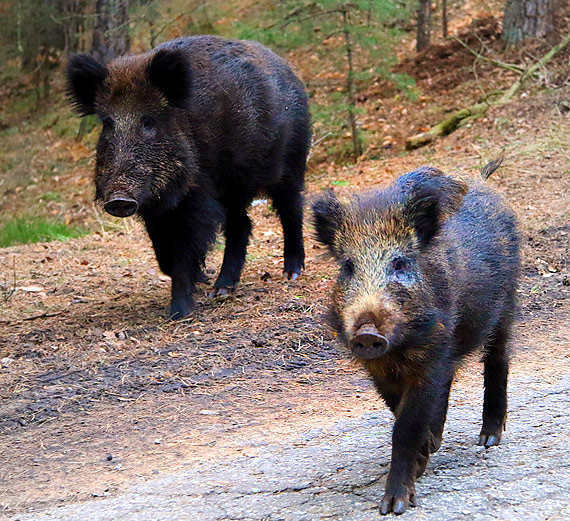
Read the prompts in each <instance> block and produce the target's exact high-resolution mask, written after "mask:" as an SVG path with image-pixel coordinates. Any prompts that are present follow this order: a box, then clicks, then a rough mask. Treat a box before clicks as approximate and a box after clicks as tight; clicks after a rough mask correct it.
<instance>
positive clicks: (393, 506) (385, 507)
mask: <svg viewBox="0 0 570 521" xmlns="http://www.w3.org/2000/svg"><path fill="white" fill-rule="evenodd" d="M408 506H411V507H415V506H416V494H415V492H413V491H412V492H410V491H407V490H406V491H405V492H403V493H400V494H397V495H395V494H391V493H389V492H386V493H385V494H384V497H383V498H382V503H380V513H381V514H382V515H383V516H385V515H386V514H389V513H390V512H394V514H396V515H397V516H399V515H400V514H403V513H404V512H405V511H406V509H407V508H408Z"/></svg>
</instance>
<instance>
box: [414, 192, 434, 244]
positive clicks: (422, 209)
mask: <svg viewBox="0 0 570 521" xmlns="http://www.w3.org/2000/svg"><path fill="white" fill-rule="evenodd" d="M407 211H408V215H409V217H410V218H411V221H412V223H413V226H414V229H415V230H416V235H417V236H418V239H419V241H420V245H421V246H425V245H426V244H428V243H429V242H430V241H431V239H432V237H433V236H434V235H435V234H436V233H437V232H438V230H439V226H440V208H439V201H438V198H437V196H436V195H435V194H433V193H432V194H429V193H427V192H423V193H418V194H417V196H415V197H414V198H413V199H412V201H411V202H410V204H409V205H408V208H407Z"/></svg>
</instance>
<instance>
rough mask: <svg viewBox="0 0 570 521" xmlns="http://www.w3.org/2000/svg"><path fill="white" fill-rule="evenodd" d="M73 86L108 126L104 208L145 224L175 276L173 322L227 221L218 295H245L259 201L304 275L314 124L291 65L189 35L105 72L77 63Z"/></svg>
mask: <svg viewBox="0 0 570 521" xmlns="http://www.w3.org/2000/svg"><path fill="white" fill-rule="evenodd" d="M67 78H68V92H69V95H70V97H71V100H72V102H73V104H74V106H75V108H76V110H77V111H78V112H79V113H80V114H81V115H87V114H97V115H98V116H99V118H100V119H101V121H102V123H103V126H102V130H101V135H100V137H99V143H98V145H97V157H96V166H95V187H96V199H97V200H98V201H101V202H102V204H103V206H104V208H105V210H106V211H107V212H109V213H110V214H111V215H115V216H118V217H126V216H129V215H133V214H135V213H137V214H138V215H140V217H142V219H143V221H144V223H145V226H146V229H147V231H148V234H149V236H150V239H151V241H152V244H153V246H154V250H155V253H156V257H157V260H158V263H159V265H160V268H161V270H162V271H163V272H164V273H166V274H167V275H169V276H170V277H171V278H172V302H171V307H170V315H171V316H172V317H184V316H186V315H188V313H190V311H191V310H192V309H193V306H194V300H193V292H194V290H195V284H196V282H197V281H200V280H202V279H203V272H202V268H203V265H204V262H205V257H206V253H207V251H208V248H209V246H210V245H211V244H212V243H213V241H214V240H215V235H216V231H217V229H218V227H219V225H220V223H222V225H223V228H224V233H225V239H226V246H225V252H224V259H223V264H222V268H221V270H220V274H219V276H218V278H217V280H216V282H215V284H214V290H213V291H212V293H211V295H216V294H224V293H227V292H230V291H233V289H234V288H235V287H236V284H237V283H238V281H239V280H240V274H241V270H242V267H243V264H244V261H245V257H246V248H247V244H248V241H249V236H250V232H251V222H250V219H249V217H248V213H247V208H248V206H249V204H250V202H251V201H252V199H253V198H254V197H256V196H257V195H259V194H261V193H263V194H267V195H268V196H269V197H271V198H272V200H273V206H274V207H275V209H276V210H277V212H278V214H279V217H280V219H281V223H282V227H283V234H284V264H285V265H284V271H285V274H286V275H287V277H288V278H291V279H295V278H297V277H298V276H299V274H300V273H301V270H302V269H303V268H304V259H305V253H304V248H303V234H302V219H303V218H302V195H301V192H302V190H303V188H304V175H305V167H306V160H307V153H308V150H309V145H310V115H309V109H308V101H307V95H306V93H305V89H304V87H303V84H302V83H301V81H300V80H299V79H298V78H297V77H296V76H295V74H294V73H293V71H292V70H291V68H290V67H289V66H288V65H287V63H286V62H285V61H284V60H283V59H281V58H280V57H279V56H277V55H276V54H274V53H273V52H271V51H270V50H269V49H267V48H266V47H263V46H262V45H261V44H259V43H256V42H251V41H233V40H227V39H224V38H219V37H215V36H196V37H184V38H178V39H175V40H172V41H169V42H166V43H164V44H161V45H159V46H158V47H156V48H155V49H153V50H151V51H149V52H147V53H144V54H138V55H127V56H122V57H119V58H117V59H115V60H113V61H111V62H110V63H109V64H107V65H105V64H101V63H99V62H97V61H96V60H95V59H94V58H92V57H91V56H89V55H86V54H78V55H74V56H71V57H70V59H69V62H68V66H67Z"/></svg>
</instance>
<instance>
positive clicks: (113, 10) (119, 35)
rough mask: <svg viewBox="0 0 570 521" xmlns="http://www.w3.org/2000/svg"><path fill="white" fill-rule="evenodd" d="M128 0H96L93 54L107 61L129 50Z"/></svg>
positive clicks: (104, 61)
mask: <svg viewBox="0 0 570 521" xmlns="http://www.w3.org/2000/svg"><path fill="white" fill-rule="evenodd" d="M128 4H129V0H96V3H95V26H94V27H93V47H92V51H91V52H92V54H93V56H94V57H95V58H96V59H97V60H99V61H101V62H103V63H107V62H109V61H111V60H112V59H113V58H116V57H117V56H120V55H121V54H125V53H126V52H128V50H129V46H130V40H129V19H128V13H127V8H128Z"/></svg>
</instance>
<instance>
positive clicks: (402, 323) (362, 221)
mask: <svg viewBox="0 0 570 521" xmlns="http://www.w3.org/2000/svg"><path fill="white" fill-rule="evenodd" d="M402 179H403V181H402V182H399V183H396V184H395V185H393V186H392V187H390V188H388V189H387V190H384V191H382V192H375V193H371V194H368V195H366V196H363V197H360V198H359V197H355V198H354V199H353V200H352V201H351V202H350V203H348V204H346V205H343V204H341V203H340V201H339V200H338V199H337V198H336V196H335V195H334V194H333V193H332V191H331V192H329V193H328V194H327V195H325V196H323V197H321V198H320V199H319V200H317V201H316V202H315V203H314V205H313V212H314V223H315V228H316V231H317V239H318V240H319V241H320V242H321V243H323V244H325V245H327V246H328V247H329V250H330V252H331V253H332V255H333V256H334V257H335V258H336V260H337V261H338V262H339V264H340V266H341V268H340V273H339V277H338V280H337V283H336V285H335V288H334V291H333V306H332V313H331V315H332V317H331V318H332V322H333V326H334V327H335V328H336V330H337V332H338V333H339V336H340V338H341V340H342V341H343V342H344V343H345V344H347V345H348V346H349V348H350V349H351V351H352V352H353V354H354V355H355V356H356V357H357V358H359V359H362V360H372V359H378V358H381V357H383V356H384V355H390V356H396V357H400V356H404V357H407V356H409V357H415V358H418V356H419V357H420V358H421V349H424V348H425V346H426V344H429V343H430V342H429V339H430V337H432V338H433V337H434V335H437V331H438V328H441V324H438V320H437V316H436V312H435V309H436V305H437V301H436V299H437V295H436V294H435V292H434V290H433V288H432V287H430V285H429V284H428V283H427V281H426V270H430V269H431V267H430V263H429V261H426V259H425V258H424V257H425V256H424V252H425V251H426V250H427V249H429V248H430V247H431V245H432V243H433V241H434V238H435V237H436V236H437V233H438V231H439V228H440V226H441V224H442V222H443V221H444V220H445V218H446V217H447V216H449V215H450V214H451V213H453V212H455V211H457V209H458V208H459V206H460V205H461V202H462V199H463V196H464V195H465V193H466V191H467V186H466V185H464V184H463V183H461V182H459V181H455V180H453V179H451V178H449V177H446V176H441V177H440V173H439V171H437V170H435V169H433V170H425V171H420V172H419V175H416V177H415V178H411V179H408V180H407V181H406V179H404V178H402ZM418 181H419V182H418ZM442 188H443V189H442ZM432 275H433V274H432ZM432 279H433V276H432ZM434 340H435V338H434ZM404 346H405V347H404ZM418 349H419V350H420V351H418Z"/></svg>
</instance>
